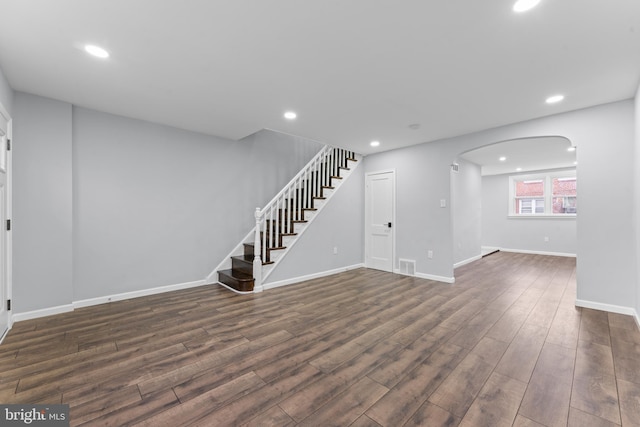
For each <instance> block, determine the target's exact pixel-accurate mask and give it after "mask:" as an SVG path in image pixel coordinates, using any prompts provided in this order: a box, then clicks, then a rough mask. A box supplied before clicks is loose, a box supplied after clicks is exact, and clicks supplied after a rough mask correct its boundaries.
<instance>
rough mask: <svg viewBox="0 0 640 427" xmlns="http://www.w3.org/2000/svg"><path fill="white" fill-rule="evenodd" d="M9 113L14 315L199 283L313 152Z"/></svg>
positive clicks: (73, 111)
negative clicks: (12, 146)
mask: <svg viewBox="0 0 640 427" xmlns="http://www.w3.org/2000/svg"><path fill="white" fill-rule="evenodd" d="M15 104H16V105H15V110H16V111H15V113H16V114H15V117H14V130H15V135H14V141H15V147H16V148H15V151H14V165H15V168H14V171H15V175H14V177H15V180H14V195H15V196H14V219H15V229H14V230H15V233H14V260H15V261H14V283H13V295H14V304H15V305H14V307H15V313H23V312H28V311H32V310H38V309H45V308H51V307H55V306H60V305H68V304H71V303H72V302H74V301H80V300H84V299H90V298H96V297H103V296H108V295H113V294H118V293H126V292H132V291H139V290H145V289H149V288H152V287H158V286H165V285H173V284H179V283H185V282H191V281H197V280H202V279H204V278H205V277H206V276H207V275H208V274H209V273H210V271H211V270H212V269H213V268H214V267H215V266H216V265H218V263H219V262H220V261H221V260H222V259H223V257H224V256H225V255H226V254H227V253H228V252H229V251H230V250H231V249H232V248H233V247H234V246H235V245H236V244H237V243H238V242H239V240H240V239H241V238H242V237H244V236H245V235H246V233H247V232H248V231H249V230H250V229H251V227H252V226H253V221H254V219H253V211H254V209H255V208H256V207H257V206H262V205H264V204H265V203H266V202H267V201H268V200H270V199H271V197H273V196H274V195H275V194H276V193H277V191H279V189H280V188H281V187H282V186H283V185H284V184H286V183H287V182H288V181H289V180H290V179H291V178H292V177H293V176H294V175H295V174H296V173H297V172H298V170H299V169H300V168H301V167H302V166H304V165H305V164H306V163H307V162H308V160H309V159H311V157H313V155H315V153H316V152H317V151H318V150H319V149H320V148H321V145H320V144H318V143H316V142H313V141H309V140H305V139H302V138H296V137H292V136H288V135H282V134H278V133H275V132H270V131H263V132H260V133H259V134H256V135H253V136H251V137H249V138H246V139H244V140H242V141H237V142H234V141H229V140H225V139H221V138H216V137H212V136H206V135H202V134H198V133H193V132H187V131H183V130H179V129H175V128H171V127H167V126H162V125H158V124H153V123H148V122H142V121H139V120H134V119H128V118H124V117H119V116H113V115H110V114H105V113H101V112H97V111H93V110H88V109H84V108H75V107H72V106H71V105H70V104H66V103H62V102H58V101H54V100H51V99H46V98H42V97H38V96H33V95H28V94H24V93H17V94H16V102H15Z"/></svg>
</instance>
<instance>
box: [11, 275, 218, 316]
mask: <svg viewBox="0 0 640 427" xmlns="http://www.w3.org/2000/svg"><path fill="white" fill-rule="evenodd" d="M206 284H207V282H206V281H205V280H196V281H194V282H187V283H179V284H177V285H168V286H159V287H156V288H150V289H143V290H140V291H133V292H124V293H121V294H113V295H107V296H103V297H97V298H89V299H84V300H79V301H74V302H72V303H71V304H66V305H60V306H57V307H50V308H43V309H41V310H33V311H27V312H24V313H16V314H14V315H13V316H12V321H13V322H20V321H23V320H30V319H37V318H40V317H45V316H51V315H54V314H61V313H68V312H70V311H74V310H75V309H76V308H81V307H89V306H92V305H98V304H106V303H108V302H113V301H122V300H125V299H132V298H139V297H144V296H148V295H155V294H162V293H165V292H171V291H178V290H181V289H188V288H195V287H198V286H203V285H206Z"/></svg>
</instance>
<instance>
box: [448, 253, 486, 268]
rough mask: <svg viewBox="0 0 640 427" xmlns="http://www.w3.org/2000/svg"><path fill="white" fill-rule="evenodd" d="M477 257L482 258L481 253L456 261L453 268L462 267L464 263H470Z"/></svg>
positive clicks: (477, 258)
mask: <svg viewBox="0 0 640 427" xmlns="http://www.w3.org/2000/svg"><path fill="white" fill-rule="evenodd" d="M479 259H482V255H476V256H473V257H471V258H467V259H465V260H463V261H460V262H456V263H455V264H453V268H458V267H462V266H463V265H466V264H471V263H472V262H473V261H477V260H479Z"/></svg>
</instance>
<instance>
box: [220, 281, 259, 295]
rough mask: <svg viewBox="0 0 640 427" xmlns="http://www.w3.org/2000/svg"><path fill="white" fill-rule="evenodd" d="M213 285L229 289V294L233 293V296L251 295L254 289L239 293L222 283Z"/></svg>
mask: <svg viewBox="0 0 640 427" xmlns="http://www.w3.org/2000/svg"><path fill="white" fill-rule="evenodd" d="M213 285H220V286H222V287H223V288H227V289H229V290H230V291H231V292H233V293H235V294H240V295H251V294H253V293H254V292H255V289H254V290H253V291H239V290H237V289H233V288H232V287H231V286H227V285H225V284H224V283H222V282H215V283H213Z"/></svg>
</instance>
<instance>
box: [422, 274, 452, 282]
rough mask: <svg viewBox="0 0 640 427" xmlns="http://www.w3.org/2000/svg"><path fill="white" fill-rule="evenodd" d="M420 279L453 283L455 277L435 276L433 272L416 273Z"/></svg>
mask: <svg viewBox="0 0 640 427" xmlns="http://www.w3.org/2000/svg"><path fill="white" fill-rule="evenodd" d="M416 277H419V278H420V279H427V280H434V281H436V282H444V283H455V282H456V278H455V277H445V276H436V275H435V274H425V273H416Z"/></svg>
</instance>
